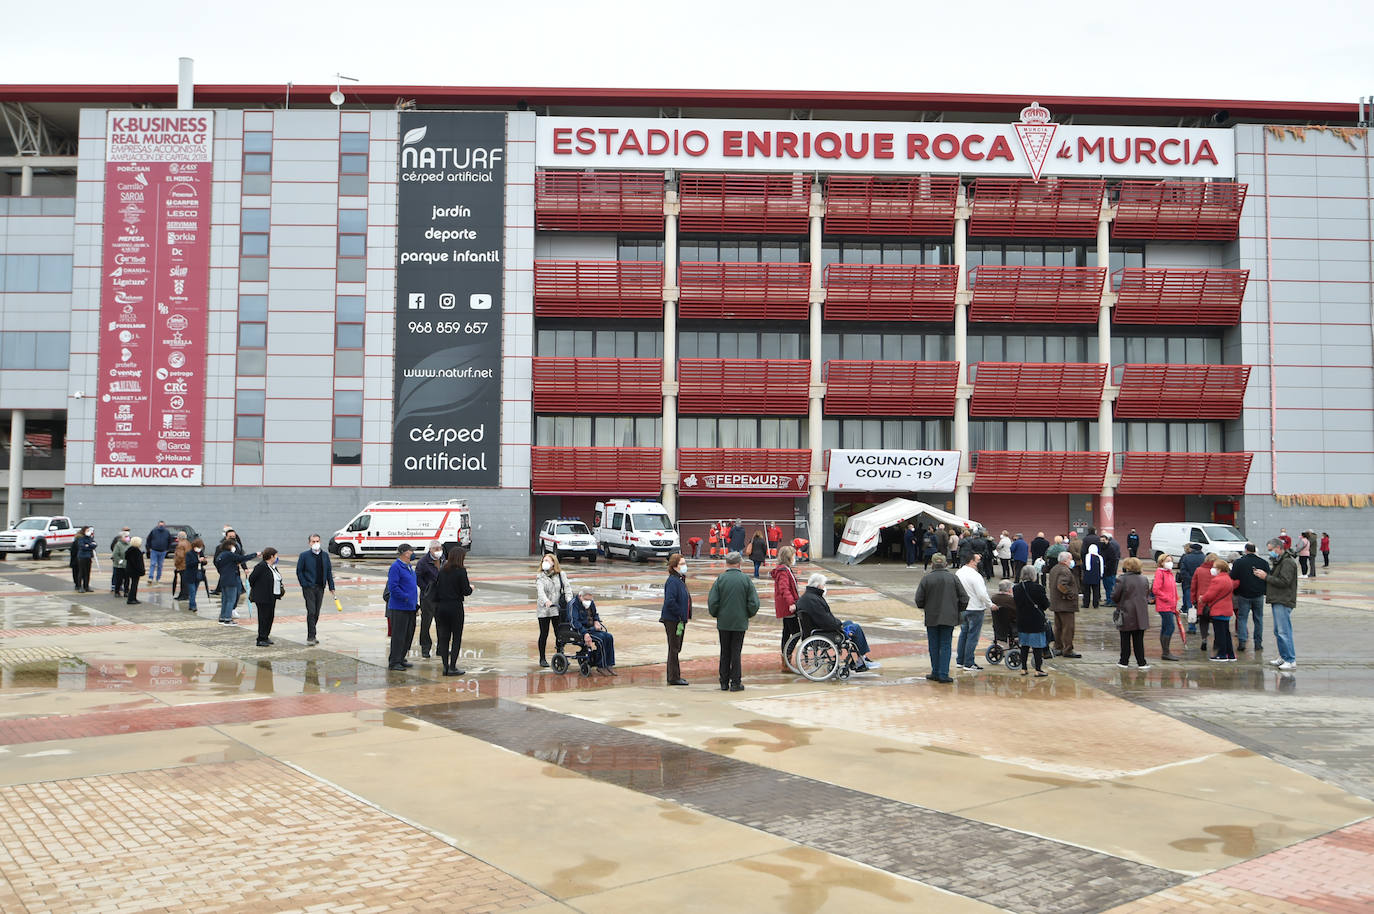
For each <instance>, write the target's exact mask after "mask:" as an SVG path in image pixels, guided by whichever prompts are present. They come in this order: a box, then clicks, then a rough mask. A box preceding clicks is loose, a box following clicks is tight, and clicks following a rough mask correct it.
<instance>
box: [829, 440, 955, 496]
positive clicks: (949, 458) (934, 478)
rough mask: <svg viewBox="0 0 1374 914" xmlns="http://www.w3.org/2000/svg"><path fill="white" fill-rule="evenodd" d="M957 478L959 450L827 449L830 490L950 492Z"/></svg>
mask: <svg viewBox="0 0 1374 914" xmlns="http://www.w3.org/2000/svg"><path fill="white" fill-rule="evenodd" d="M958 477H959V452H958V451H850V450H837V451H831V452H830V476H829V482H828V484H827V486H826V488H828V489H830V490H831V491H838V490H840V489H852V490H854V491H859V492H953V491H954V484H955V481H956V480H957V479H958Z"/></svg>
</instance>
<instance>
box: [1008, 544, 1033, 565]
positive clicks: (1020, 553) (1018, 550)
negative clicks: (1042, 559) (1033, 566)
mask: <svg viewBox="0 0 1374 914" xmlns="http://www.w3.org/2000/svg"><path fill="white" fill-rule="evenodd" d="M1029 559H1030V543H1028V542H1026V541H1025V540H1023V539H1014V540H1012V541H1011V560H1012V561H1013V562H1025V561H1028V560H1029Z"/></svg>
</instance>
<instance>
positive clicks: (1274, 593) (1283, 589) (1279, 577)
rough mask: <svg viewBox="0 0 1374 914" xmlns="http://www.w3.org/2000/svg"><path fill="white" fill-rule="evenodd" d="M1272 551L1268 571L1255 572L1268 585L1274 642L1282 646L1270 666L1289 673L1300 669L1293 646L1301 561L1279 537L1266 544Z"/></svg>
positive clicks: (1267, 597) (1267, 594)
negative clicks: (1294, 612) (1299, 562)
mask: <svg viewBox="0 0 1374 914" xmlns="http://www.w3.org/2000/svg"><path fill="white" fill-rule="evenodd" d="M1265 546H1266V548H1267V549H1268V551H1269V562H1270V565H1271V566H1272V567H1270V569H1269V570H1268V571H1263V570H1261V571H1256V572H1255V577H1257V578H1259V579H1260V580H1261V581H1263V582H1264V584H1265V593H1264V602H1266V603H1268V604H1269V608H1270V609H1271V610H1272V614H1273V617H1274V640H1275V641H1277V642H1278V645H1279V656H1278V659H1277V660H1271V661H1269V662H1270V663H1272V664H1274V665H1275V666H1277V667H1278V668H1279V669H1280V670H1281V671H1283V672H1285V673H1287V672H1290V671H1292V670H1295V669H1297V667H1298V651H1297V645H1295V644H1294V643H1293V610H1295V609H1297V606H1298V562H1297V559H1296V558H1294V557H1293V553H1292V550H1290V549H1286V548H1285V547H1284V545H1283V543H1282V541H1280V540H1279V539H1278V538H1277V537H1275V538H1274V539H1271V540H1270V541H1269V542H1268V543H1266V544H1265Z"/></svg>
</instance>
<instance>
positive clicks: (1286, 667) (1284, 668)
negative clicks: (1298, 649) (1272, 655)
mask: <svg viewBox="0 0 1374 914" xmlns="http://www.w3.org/2000/svg"><path fill="white" fill-rule="evenodd" d="M1297 668H1298V664H1297V662H1296V661H1294V662H1292V663H1280V664H1279V669H1280V670H1282V671H1283V672H1285V673H1286V672H1288V671H1289V670H1296V669H1297Z"/></svg>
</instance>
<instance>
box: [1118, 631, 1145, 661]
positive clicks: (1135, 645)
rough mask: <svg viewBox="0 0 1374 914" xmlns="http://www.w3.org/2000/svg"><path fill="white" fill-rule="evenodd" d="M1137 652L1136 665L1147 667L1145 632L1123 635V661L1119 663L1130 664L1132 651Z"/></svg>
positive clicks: (1125, 633)
mask: <svg viewBox="0 0 1374 914" xmlns="http://www.w3.org/2000/svg"><path fill="white" fill-rule="evenodd" d="M1132 649H1134V650H1135V665H1136V666H1144V665H1145V632H1144V631H1143V630H1138V631H1133V632H1122V633H1121V659H1120V660H1119V661H1117V662H1118V663H1123V664H1124V663H1129V662H1130V659H1131V651H1132Z"/></svg>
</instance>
